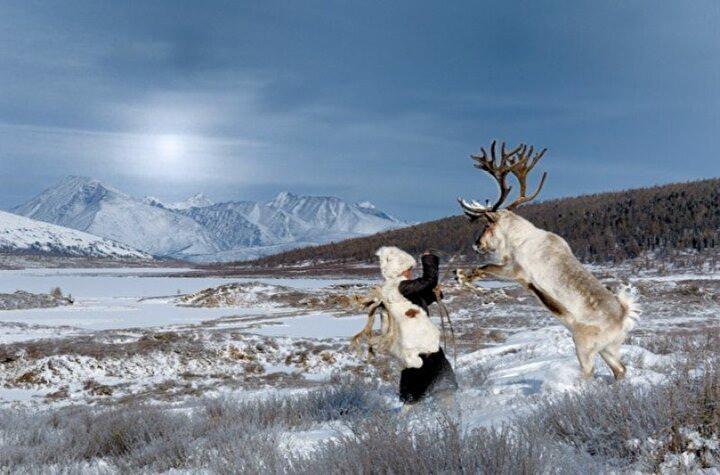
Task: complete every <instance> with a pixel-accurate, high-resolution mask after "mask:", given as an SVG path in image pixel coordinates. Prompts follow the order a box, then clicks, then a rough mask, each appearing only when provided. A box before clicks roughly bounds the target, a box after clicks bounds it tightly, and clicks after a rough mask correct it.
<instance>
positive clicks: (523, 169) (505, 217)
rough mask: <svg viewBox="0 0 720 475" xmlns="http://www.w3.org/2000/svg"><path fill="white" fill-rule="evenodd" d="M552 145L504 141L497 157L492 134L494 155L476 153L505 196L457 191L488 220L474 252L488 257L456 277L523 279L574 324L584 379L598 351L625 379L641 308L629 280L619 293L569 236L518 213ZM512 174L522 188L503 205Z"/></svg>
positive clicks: (468, 208) (469, 209) (467, 207)
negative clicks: (626, 352) (477, 196)
mask: <svg viewBox="0 0 720 475" xmlns="http://www.w3.org/2000/svg"><path fill="white" fill-rule="evenodd" d="M546 150H547V149H543V150H540V151H538V152H535V151H534V148H533V147H528V146H527V145H523V144H521V145H519V146H517V147H516V148H514V149H512V150H510V151H507V150H506V149H505V143H503V144H502V146H501V147H500V156H499V157H497V154H496V152H497V150H496V142H495V141H493V142H492V145H491V146H490V155H489V156H488V154H487V152H486V151H485V149H484V148H481V149H480V151H481V154H480V155H472V156H471V158H472V159H473V160H474V161H475V167H476V168H479V169H480V170H483V171H485V172H487V173H488V174H490V175H491V176H492V177H493V178H494V179H495V181H496V182H497V185H498V188H499V192H500V195H499V197H498V200H497V201H496V202H495V204H493V205H492V206H489V205H488V204H487V202H486V205H485V206H483V205H482V204H480V203H478V202H477V201H475V200H473V201H471V202H467V201H465V200H464V199H462V198H458V201H459V202H460V206H461V207H462V209H463V211H464V212H465V214H466V215H467V216H468V217H469V218H470V219H471V220H473V221H474V220H477V219H479V218H483V219H484V220H485V221H487V225H486V227H485V229H484V231H483V233H482V234H481V235H480V237H479V238H478V239H477V241H476V242H475V243H474V245H473V249H474V250H475V252H477V253H478V254H479V255H480V256H483V257H484V264H483V265H481V266H480V267H478V268H477V269H475V270H474V271H472V272H471V273H470V274H468V273H463V272H459V273H458V274H456V277H457V278H458V281H460V283H461V284H462V283H463V281H465V282H466V281H467V280H468V277H469V276H473V277H484V276H487V275H492V276H496V277H500V278H505V279H512V280H515V281H517V282H519V283H520V284H521V285H522V286H523V287H525V288H526V289H527V290H528V291H530V292H531V293H532V294H534V295H535V297H537V299H538V301H539V302H540V303H541V304H542V305H543V306H545V308H547V309H548V310H549V311H550V313H552V314H553V315H555V316H556V317H557V318H558V319H559V320H560V321H561V322H562V324H563V325H564V326H565V327H566V328H567V329H568V330H570V332H571V334H572V338H573V341H574V343H575V352H576V354H577V358H578V361H579V362H580V368H581V372H582V376H583V377H584V378H590V377H592V375H593V371H594V360H595V355H596V354H598V353H600V356H601V357H602V358H603V360H605V362H606V363H607V365H608V366H609V367H610V369H611V370H612V372H613V375H614V376H615V379H621V378H623V377H624V376H625V372H626V368H625V365H624V364H623V363H622V361H621V360H620V353H619V352H620V346H621V345H622V344H623V342H624V341H625V338H626V336H627V334H628V332H629V331H630V330H631V329H632V328H633V326H634V324H635V322H636V320H637V318H638V316H639V313H640V307H639V305H638V304H637V302H636V300H635V297H634V295H633V293H632V292H631V290H630V288H629V287H624V288H622V289H621V290H620V292H619V293H618V294H617V295H614V294H613V293H612V292H610V290H608V289H607V288H606V287H605V286H604V285H603V284H602V283H600V281H599V280H598V279H596V278H595V276H593V275H592V274H591V273H590V272H589V271H588V270H587V269H585V268H584V267H583V266H582V264H581V263H580V262H579V261H578V260H577V258H576V257H575V256H574V255H573V253H572V250H571V249H570V246H568V244H567V242H565V240H564V239H563V238H561V237H560V236H558V235H557V234H553V233H551V232H548V231H545V230H542V229H539V228H537V227H535V226H534V225H533V224H532V223H531V222H530V221H528V220H526V219H525V218H522V217H521V216H519V215H517V214H515V213H514V212H513V211H514V210H515V209H517V208H518V207H519V206H521V205H523V204H525V203H528V202H530V201H532V200H533V199H534V198H535V197H537V196H538V194H539V193H540V190H541V189H542V187H543V185H544V184H545V179H546V178H547V172H544V173H543V175H542V178H541V180H540V184H539V185H538V187H537V189H536V190H535V192H534V193H533V194H532V195H530V196H528V195H527V177H528V174H529V173H530V171H531V170H532V169H533V168H534V167H535V165H537V163H538V162H539V161H540V159H541V158H542V157H543V155H545V152H546ZM508 175H513V176H514V177H515V179H516V180H517V182H518V184H519V185H520V190H519V195H518V197H517V199H515V201H513V202H512V203H510V204H509V205H507V206H506V207H505V208H504V209H501V206H502V205H503V204H504V202H505V201H506V200H507V198H508V196H509V194H510V191H511V189H512V187H511V186H509V185H508V183H507V178H508Z"/></svg>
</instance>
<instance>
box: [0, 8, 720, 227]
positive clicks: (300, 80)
mask: <svg viewBox="0 0 720 475" xmlns="http://www.w3.org/2000/svg"><path fill="white" fill-rule="evenodd" d="M719 17H720V13H719V12H718V10H717V8H716V7H715V6H714V4H713V3H712V2H710V1H699V2H694V3H693V5H692V6H688V5H684V4H681V3H680V2H664V3H662V4H658V3H657V2H649V1H648V2H645V1H641V2H633V3H632V4H616V3H606V2H574V3H571V4H568V3H566V2H563V3H555V2H530V3H528V2H506V1H485V2H455V3H452V4H447V5H440V4H438V3H435V2H409V1H408V2H403V1H401V2H392V3H388V2H379V1H371V2H341V3H327V2H314V1H309V2H286V3H262V2H260V3H250V4H248V3H244V2H210V3H206V2H203V3H202V4H199V3H198V4H192V3H187V4H177V3H175V2H162V1H161V2H147V3H141V4H133V5H130V6H129V5H127V4H120V3H98V2H90V1H88V2H73V3H71V4H62V5H61V4H46V5H43V6H42V7H41V6H37V5H36V6H33V5H29V4H27V2H3V4H2V5H0V88H2V90H3V94H2V95H0V117H1V118H2V121H3V122H2V124H1V125H0V140H2V143H3V148H2V151H0V167H2V171H3V173H2V174H1V175H0V185H1V186H0V206H10V205H13V204H16V203H17V202H18V201H21V200H23V199H27V198H29V197H30V196H31V195H32V194H33V193H35V192H37V191H40V190H41V189H42V188H44V187H46V186H48V185H49V184H50V182H51V181H53V180H55V179H58V178H60V177H61V176H63V175H66V174H85V175H93V176H97V177H98V178H101V179H104V180H107V181H109V182H111V183H113V184H115V185H116V186H118V187H119V188H122V189H128V190H131V191H133V192H136V193H138V194H157V195H161V196H164V197H166V198H167V199H180V198H182V197H183V196H182V195H184V194H186V193H189V192H195V191H205V192H208V193H210V194H211V195H213V197H214V198H216V199H230V198H252V199H257V198H264V197H268V196H269V195H271V194H273V193H274V192H276V191H278V190H280V189H287V188H289V189H293V190H297V191H302V192H310V193H312V192H316V193H328V194H329V193H332V194H339V195H342V196H344V197H346V198H348V199H356V200H362V199H368V198H369V199H371V200H372V201H374V202H376V203H377V204H378V205H379V206H381V207H383V208H385V209H388V210H389V211H390V212H392V213H394V214H396V215H398V216H401V217H405V218H408V219H426V218H431V217H437V216H442V215H445V214H449V213H453V212H455V211H456V210H455V204H454V197H455V196H456V195H458V194H466V195H468V196H472V195H485V194H491V193H493V192H494V189H493V188H492V184H491V183H486V182H485V180H484V179H483V177H481V176H479V175H478V174H477V173H475V172H474V171H473V170H472V168H471V167H470V164H469V161H468V159H467V156H468V155H469V154H470V153H472V152H474V151H476V150H477V148H478V147H479V146H481V145H484V144H486V143H487V142H489V140H491V139H492V138H496V137H497V138H504V139H506V140H508V141H511V142H516V141H521V140H522V141H528V142H532V143H536V144H538V145H543V146H548V147H549V148H550V154H549V155H548V157H547V158H546V159H545V161H546V164H545V166H546V167H547V169H548V170H549V171H550V173H551V175H550V181H549V183H548V185H549V186H548V187H547V189H546V191H545V193H546V194H545V196H559V195H563V194H577V193H582V192H586V191H600V190H603V189H613V188H618V187H629V186H639V185H648V184H652V183H656V182H662V181H671V180H677V179H689V178H697V177H702V176H706V175H710V174H716V173H717V170H716V168H717V167H716V166H715V161H714V158H713V157H710V156H709V154H707V153H706V152H705V150H707V148H710V149H712V148H714V147H716V146H718V145H720V138H718V134H717V133H716V132H717V130H718V126H720V112H719V110H720V107H719V106H720V92H719V91H718V88H717V84H718V83H720V63H718V62H717V61H716V60H715V58H717V56H718V53H720V41H718V40H720V38H719V36H720V33H719V32H718V30H717V28H716V24H717V20H719V19H720V18H719ZM163 137H175V139H173V140H176V141H177V143H178V144H180V145H178V150H179V151H178V152H177V153H176V154H175V155H174V158H175V160H174V161H173V160H169V159H168V158H169V157H168V156H166V157H164V158H163V157H162V153H161V149H159V148H158V143H161V142H162V141H163V140H165V139H163ZM678 157H682V158H683V163H682V166H679V165H677V163H678V162H677V161H676V160H677V159H678Z"/></svg>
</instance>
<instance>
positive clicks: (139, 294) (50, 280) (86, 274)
mask: <svg viewBox="0 0 720 475" xmlns="http://www.w3.org/2000/svg"><path fill="white" fill-rule="evenodd" d="M185 271H187V269H178V268H154V269H24V270H3V271H0V292H2V293H8V292H14V291H16V290H25V291H29V292H49V291H50V289H52V288H54V287H60V288H61V289H62V291H63V293H65V294H66V295H67V294H71V295H72V296H73V298H74V299H75V305H72V306H68V307H57V308H50V309H29V310H9V311H1V312H0V322H20V323H26V324H30V325H43V326H52V327H60V326H69V327H74V328H78V329H82V330H110V329H122V328H141V327H158V326H168V325H183V324H193V323H200V322H202V321H206V320H213V319H217V318H221V317H226V316H243V315H257V314H258V313H259V312H263V313H267V314H268V315H272V314H274V313H281V312H286V311H287V309H284V310H281V309H266V308H227V307H226V308H192V307H178V306H176V305H174V304H173V303H172V302H171V299H172V298H173V297H174V296H176V295H178V294H185V293H190V292H196V291H198V290H201V289H205V288H208V287H214V286H217V285H220V284H223V283H228V282H249V281H260V282H264V283H268V284H273V285H283V286H288V287H293V288H297V289H319V288H322V287H326V286H328V285H332V284H337V283H343V282H346V283H349V282H356V280H341V279H333V280H329V279H282V278H278V279H274V278H252V279H250V278H246V279H242V278H240V279H238V278H233V279H226V278H217V277H214V278H204V277H193V278H186V277H173V276H171V275H166V274H172V273H181V272H185ZM149 297H165V298H153V299H150V300H142V299H146V298H149ZM318 318H322V319H323V320H324V321H327V320H328V319H332V320H337V319H335V318H332V317H330V316H328V315H322V314H320V315H313V316H311V317H309V319H308V320H307V322H308V323H312V324H313V326H317V319H318ZM331 325H332V324H331ZM356 325H357V323H356ZM320 326H321V327H322V325H320ZM341 326H342V327H343V330H334V331H331V332H330V333H332V334H333V336H335V335H336V334H338V333H340V334H341V335H343V336H344V334H345V333H346V331H347V330H346V329H347V327H348V324H347V323H343V324H341ZM274 327H275V328H274V329H273V330H272V331H270V330H268V332H269V333H272V334H276V333H277V332H278V331H281V329H286V330H289V331H288V333H295V332H296V331H294V330H292V326H288V325H287V324H283V325H277V326H274ZM302 327H303V328H305V325H302ZM353 329H354V328H353ZM0 332H1V331H0ZM257 332H258V333H262V332H263V329H258V330H257ZM301 332H302V331H301ZM5 333H6V335H5V337H4V338H1V339H0V341H6V342H7V341H8V340H15V339H27V338H23V337H22V335H17V336H15V337H12V336H10V335H8V334H7V332H5ZM43 333H44V334H43V335H42V336H43V337H47V336H50V335H47V331H45V332H43ZM351 333H352V332H349V333H347V334H351ZM26 336H27V335H26ZM337 336H340V335H337Z"/></svg>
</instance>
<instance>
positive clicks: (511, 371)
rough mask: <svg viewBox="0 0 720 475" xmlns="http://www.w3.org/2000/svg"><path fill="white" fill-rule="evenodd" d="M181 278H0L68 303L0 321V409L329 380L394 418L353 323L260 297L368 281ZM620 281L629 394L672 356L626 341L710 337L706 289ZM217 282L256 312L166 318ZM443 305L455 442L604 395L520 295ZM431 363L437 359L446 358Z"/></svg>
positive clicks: (308, 441) (168, 272)
mask: <svg viewBox="0 0 720 475" xmlns="http://www.w3.org/2000/svg"><path fill="white" fill-rule="evenodd" d="M186 270H187V269H158V268H155V269H27V270H12V271H0V292H12V291H14V290H18V289H22V290H27V291H32V292H47V291H48V290H49V289H50V288H53V287H56V286H59V287H61V288H62V290H63V292H65V293H70V294H72V295H73V297H74V298H75V299H76V302H75V305H73V306H71V307H60V308H52V309H28V310H18V311H4V312H0V349H2V348H6V349H9V350H8V351H10V353H13V352H14V353H13V354H15V355H20V356H19V357H17V356H14V357H13V358H16V359H14V360H12V361H11V362H10V363H7V364H4V365H0V407H5V408H18V409H21V408H27V407H35V408H52V407H64V406H67V405H87V406H97V405H101V404H108V403H110V402H112V401H117V400H120V399H123V398H124V399H127V398H131V397H132V398H135V399H137V400H139V401H144V402H152V403H153V404H157V405H161V406H163V407H164V406H165V405H167V407H168V410H189V411H192V410H193V409H192V408H193V407H194V406H195V405H196V404H197V402H193V401H197V397H198V395H202V397H204V398H220V399H223V398H227V397H230V396H231V397H234V398H240V399H241V400H244V399H255V398H265V397H271V396H272V397H284V396H283V395H285V396H288V395H290V394H296V393H298V392H301V393H302V392H304V391H306V390H308V389H309V388H313V387H322V385H323V384H326V382H328V381H330V380H331V378H333V377H337V376H346V375H348V374H359V375H361V376H362V377H366V378H369V379H373V380H382V381H384V383H383V386H382V387H383V388H385V389H384V390H383V391H384V392H383V397H385V398H386V400H387V401H388V404H389V405H390V406H391V407H394V408H395V409H396V410H399V409H400V403H399V402H397V400H396V396H395V395H394V386H395V385H396V384H397V376H398V368H397V366H395V365H393V364H392V362H390V363H388V362H387V361H385V360H383V359H382V358H379V359H377V360H373V361H369V360H366V356H365V355H357V354H355V353H354V352H352V351H350V349H349V348H348V339H349V337H350V336H352V335H353V334H355V333H356V332H358V331H359V330H360V329H361V328H362V327H363V325H364V323H365V321H366V320H365V318H366V317H365V316H364V315H363V314H362V312H361V311H359V310H357V309H354V310H347V311H339V310H338V309H337V308H330V307H327V308H325V307H322V306H318V307H312V306H307V305H305V304H301V302H303V301H304V300H303V299H302V298H301V299H299V300H298V304H297V306H295V307H288V306H287V305H280V304H278V303H277V302H275V301H273V300H272V299H271V297H273V295H274V294H276V293H277V294H279V293H282V292H285V293H299V294H301V295H307V296H312V297H317V296H323V295H331V294H332V295H336V294H337V293H338V292H345V293H359V294H362V293H363V292H365V291H367V289H369V287H370V286H371V285H374V284H375V283H376V282H375V281H373V280H362V279H357V278H324V279H312V278H301V279H299V278H232V279H227V278H217V277H191V278H187V277H180V276H179V275H178V276H175V275H173V274H182V273H184V272H185V271H186ZM631 280H632V281H634V282H635V283H636V284H637V285H638V286H641V294H642V293H643V292H644V293H645V295H646V297H645V301H644V304H646V313H645V315H644V316H643V319H642V320H641V322H640V325H639V326H638V329H636V331H635V332H634V333H633V334H631V338H630V339H629V341H628V342H627V344H626V345H624V347H623V359H624V360H625V361H626V363H627V365H628V378H627V379H628V381H629V382H630V384H633V385H639V386H650V385H654V384H658V383H662V382H663V381H664V380H665V379H666V377H667V368H668V367H670V366H671V365H672V364H673V363H674V362H676V360H677V358H676V356H675V355H674V354H672V353H671V352H667V351H663V352H654V351H652V348H653V346H652V345H650V346H649V347H648V346H643V345H642V344H639V343H642V342H643V338H645V337H647V336H648V335H652V334H657V335H671V334H672V332H673V331H676V330H677V331H687V330H689V329H690V330H692V329H697V331H698V332H700V331H702V328H704V327H705V326H708V325H710V326H712V325H714V326H717V325H718V315H720V313H719V312H718V308H719V307H720V306H719V305H718V301H717V299H716V296H717V289H716V287H717V286H716V285H715V283H716V282H717V275H716V274H712V275H702V274H692V273H686V274H682V275H678V276H677V277H676V278H673V277H672V276H642V277H638V278H633V279H631ZM231 282H232V283H241V284H242V283H245V284H248V287H247V288H248V289H256V290H257V289H260V290H262V292H263V294H262V295H260V294H259V295H258V297H264V298H266V299H265V300H262V299H259V298H258V299H256V298H252V299H246V300H244V302H251V304H244V305H238V306H221V307H190V306H183V305H178V295H183V294H192V293H194V292H198V291H201V290H203V289H207V288H215V287H217V286H222V285H223V284H228V283H231ZM260 290H257V291H258V292H260ZM253 291H255V290H253ZM446 295H447V303H448V306H449V307H450V309H451V312H452V315H453V322H454V326H455V332H456V333H457V335H458V344H457V359H456V361H454V365H455V369H456V373H457V375H458V379H459V381H460V390H459V391H458V393H457V394H456V396H455V398H454V402H453V407H454V410H457V412H458V413H459V414H461V416H460V420H461V421H462V427H463V428H464V429H466V430H473V429H476V428H479V427H489V426H499V425H502V424H504V423H506V422H508V421H510V420H512V419H513V418H516V417H518V415H519V414H522V413H523V412H524V411H528V410H530V409H531V408H532V407H534V405H535V404H536V403H538V402H539V401H541V400H542V399H543V398H545V397H552V396H557V395H562V394H565V393H579V392H583V391H593V390H594V389H593V388H596V387H597V385H603V386H608V385H612V384H613V382H612V376H611V374H610V371H609V370H608V368H607V367H605V365H604V364H603V363H602V361H600V360H599V359H598V361H597V362H596V375H595V378H594V380H593V381H590V382H588V381H583V380H581V378H580V371H579V367H578V363H577V360H576V357H575V353H574V347H573V344H572V340H571V338H570V335H569V333H568V331H567V330H566V329H565V328H564V327H562V326H561V325H560V324H559V323H558V322H557V320H556V319H554V318H553V317H552V316H550V315H549V314H548V313H547V312H546V311H545V310H544V309H542V308H541V307H539V306H538V305H537V303H536V302H535V301H534V299H533V298H532V297H530V296H528V295H527V294H525V293H523V291H522V289H520V288H517V287H515V286H512V285H509V284H507V283H501V282H482V283H480V284H479V287H478V289H477V291H476V293H472V292H467V291H463V290H462V289H460V288H459V287H457V286H453V284H451V283H447V284H446ZM267 298H270V299H269V300H268V299H267ZM252 302H256V303H252ZM678 302H683V303H682V305H679V304H678ZM436 323H438V325H439V322H437V320H436ZM668 338H671V337H668ZM48 342H50V343H48ZM446 350H447V353H448V356H449V357H450V358H451V361H452V360H453V356H454V351H453V348H446ZM103 352H106V353H107V355H105V354H104V353H103ZM28 354H32V355H33V356H32V357H29V356H27V355H28ZM479 371H480V372H481V373H482V377H481V378H478V377H477V376H476V374H477V373H478V372H479ZM409 417H411V418H412V415H410V416H409ZM343 431H346V428H343V427H341V426H338V425H337V424H335V423H322V424H319V425H317V426H315V427H311V428H310V429H308V430H304V431H293V432H288V433H286V434H284V435H283V437H282V445H283V446H284V447H286V448H287V450H288V451H291V452H293V453H301V454H302V453H310V452H312V450H314V447H317V446H319V445H321V444H323V443H325V442H327V441H329V440H333V438H336V437H338V434H339V433H340V434H342V433H343Z"/></svg>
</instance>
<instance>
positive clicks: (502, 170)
mask: <svg viewBox="0 0 720 475" xmlns="http://www.w3.org/2000/svg"><path fill="white" fill-rule="evenodd" d="M496 146H497V141H496V140H493V141H492V144H491V145H490V156H489V157H488V154H487V152H486V151H485V148H482V147H481V148H480V153H481V155H470V158H472V159H473V160H475V168H479V169H480V170H483V171H485V172H487V173H489V174H490V176H492V177H493V178H495V181H496V182H497V185H498V190H499V191H500V195H499V196H498V199H497V201H495V204H493V205H492V206H483V205H481V204H480V203H478V202H477V201H475V200H473V201H472V202H467V201H465V200H464V199H462V198H458V201H459V202H460V206H462V208H463V211H465V214H467V215H468V216H469V217H470V218H473V219H475V218H478V217H480V216H482V215H483V214H484V213H487V212H488V211H497V210H498V209H499V208H500V206H502V204H503V203H504V202H505V200H506V199H507V197H508V195H509V194H510V190H512V186H510V185H508V184H507V181H506V178H507V176H508V174H509V173H510V172H512V167H513V164H514V161H513V160H512V157H513V155H515V154H516V153H518V151H519V150H520V148H521V147H522V146H521V145H519V146H517V147H515V148H514V149H513V150H511V151H509V152H508V151H506V150H505V142H503V143H502V144H501V145H500V158H499V161H498V157H497V154H496Z"/></svg>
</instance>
